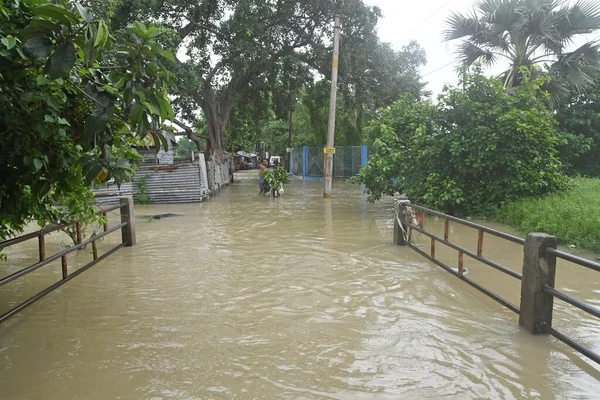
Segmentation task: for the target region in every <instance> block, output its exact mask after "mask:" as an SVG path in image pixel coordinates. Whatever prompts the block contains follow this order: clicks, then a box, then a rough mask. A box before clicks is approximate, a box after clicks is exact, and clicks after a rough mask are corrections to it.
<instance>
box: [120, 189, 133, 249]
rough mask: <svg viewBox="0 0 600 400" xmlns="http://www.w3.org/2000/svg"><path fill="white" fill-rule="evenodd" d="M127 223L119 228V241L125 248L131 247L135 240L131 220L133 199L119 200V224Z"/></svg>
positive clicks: (123, 198) (124, 198)
mask: <svg viewBox="0 0 600 400" xmlns="http://www.w3.org/2000/svg"><path fill="white" fill-rule="evenodd" d="M123 222H127V225H125V226H124V227H122V228H121V240H122V242H123V243H125V246H133V245H135V243H136V240H135V223H134V220H133V198H132V197H122V198H121V223H123Z"/></svg>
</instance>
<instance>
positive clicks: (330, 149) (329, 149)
mask: <svg viewBox="0 0 600 400" xmlns="http://www.w3.org/2000/svg"><path fill="white" fill-rule="evenodd" d="M323 153H325V154H335V147H332V148H327V147H325V148H324V149H323Z"/></svg>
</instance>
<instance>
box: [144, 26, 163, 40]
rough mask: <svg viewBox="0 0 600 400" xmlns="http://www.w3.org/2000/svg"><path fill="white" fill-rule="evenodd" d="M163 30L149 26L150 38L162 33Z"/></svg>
mask: <svg viewBox="0 0 600 400" xmlns="http://www.w3.org/2000/svg"><path fill="white" fill-rule="evenodd" d="M161 33H162V32H161V31H160V29H158V28H157V27H156V26H151V27H150V28H148V32H147V34H148V39H152V38H155V37H157V36H158V35H160V34H161Z"/></svg>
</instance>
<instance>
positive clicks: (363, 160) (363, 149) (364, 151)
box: [360, 144, 368, 167]
mask: <svg viewBox="0 0 600 400" xmlns="http://www.w3.org/2000/svg"><path fill="white" fill-rule="evenodd" d="M367 151H368V147H367V145H366V144H363V145H362V147H361V151H360V166H361V167H364V166H365V165H367V161H368V157H367V155H368V153H367Z"/></svg>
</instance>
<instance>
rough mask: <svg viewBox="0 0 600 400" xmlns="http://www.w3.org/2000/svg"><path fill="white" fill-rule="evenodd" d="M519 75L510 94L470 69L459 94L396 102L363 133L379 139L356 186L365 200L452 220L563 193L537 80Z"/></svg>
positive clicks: (551, 125) (451, 91)
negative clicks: (405, 199)
mask: <svg viewBox="0 0 600 400" xmlns="http://www.w3.org/2000/svg"><path fill="white" fill-rule="evenodd" d="M521 72H522V74H523V82H522V84H521V85H520V86H519V87H518V88H516V89H515V90H513V91H512V92H511V93H508V92H506V91H504V90H503V88H502V82H500V81H498V80H496V79H494V78H486V77H484V76H483V75H482V74H481V71H480V70H478V69H476V70H475V71H473V72H469V71H467V72H466V73H465V74H464V76H463V79H464V81H463V82H462V87H461V88H445V90H444V92H443V93H442V94H441V95H440V96H439V99H438V104H437V106H433V105H431V104H429V103H425V102H415V101H412V100H411V99H410V98H408V97H404V98H402V99H401V100H400V101H399V102H397V103H395V104H394V105H393V106H392V107H391V108H390V109H388V110H386V111H384V112H383V115H382V118H381V119H380V120H377V121H374V122H373V123H372V124H371V126H370V127H369V130H370V131H371V134H372V135H374V136H378V137H379V138H378V139H376V140H375V142H374V154H373V156H372V157H371V159H370V160H369V162H368V163H367V165H366V166H365V167H364V168H363V169H362V170H361V172H360V173H359V175H358V177H357V179H356V181H357V182H360V183H364V184H365V185H366V186H367V188H368V189H369V190H370V192H371V196H370V198H371V200H376V199H378V198H380V197H381V196H382V195H385V194H387V195H393V194H394V193H398V192H400V193H404V194H406V195H408V196H409V198H411V199H412V200H413V201H414V202H416V203H418V204H425V205H429V206H432V207H435V208H437V209H440V210H442V211H446V212H449V213H452V214H455V215H486V214H490V213H493V212H494V211H495V210H496V209H497V208H498V207H500V206H501V205H502V204H504V203H506V202H510V201H514V200H517V199H519V198H522V197H531V196H539V195H543V194H545V193H549V192H553V191H557V190H562V189H565V188H566V187H567V186H568V179H567V178H566V177H565V176H564V175H563V174H562V173H561V168H562V166H561V163H560V162H559V161H558V159H557V154H556V150H555V146H556V144H557V141H558V139H557V137H556V122H555V120H554V117H553V115H552V113H551V112H550V111H549V110H548V109H547V108H546V107H545V103H544V101H545V99H546V98H547V96H548V95H547V93H545V92H543V91H542V90H541V86H542V85H543V84H544V80H543V79H530V77H529V73H528V71H527V70H523V71H521Z"/></svg>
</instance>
